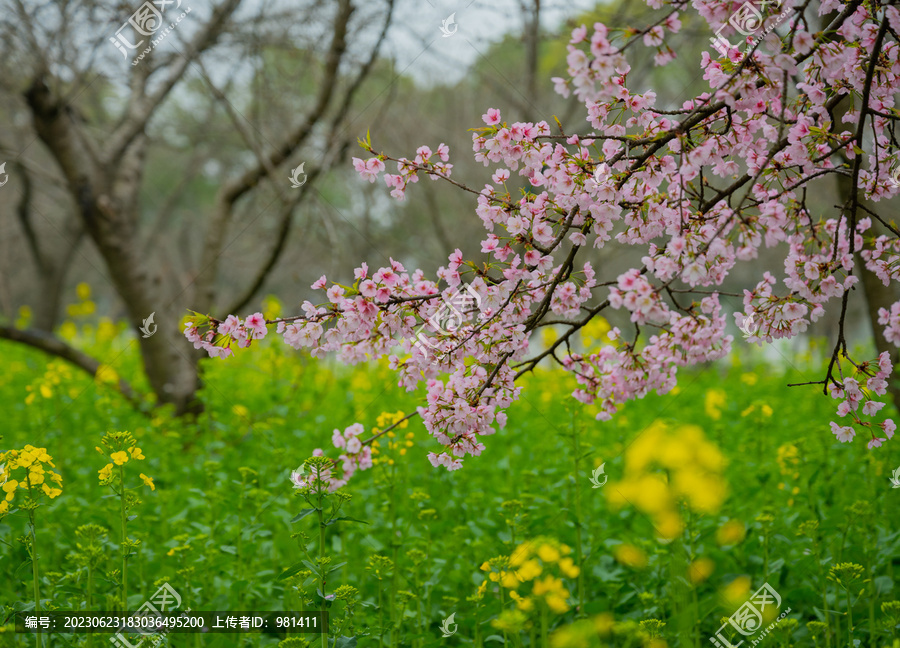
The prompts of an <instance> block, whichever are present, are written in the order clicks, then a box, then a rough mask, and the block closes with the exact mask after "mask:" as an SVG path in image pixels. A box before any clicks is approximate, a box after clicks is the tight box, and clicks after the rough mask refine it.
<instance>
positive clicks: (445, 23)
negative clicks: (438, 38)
mask: <svg viewBox="0 0 900 648" xmlns="http://www.w3.org/2000/svg"><path fill="white" fill-rule="evenodd" d="M451 27H453V29H450V28H451ZM457 29H459V25H457V24H456V12H454V13H452V14H450V15H449V16H447V17H446V18H445V19H444V20H442V21H441V33H442V34H443V35H444V38H449V37H450V36H453V34H455V33H456V30H457Z"/></svg>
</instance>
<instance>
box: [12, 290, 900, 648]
mask: <svg viewBox="0 0 900 648" xmlns="http://www.w3.org/2000/svg"><path fill="white" fill-rule="evenodd" d="M85 303H90V302H89V300H87V299H85V300H83V302H82V310H81V311H79V310H78V309H77V308H76V309H74V310H73V311H71V312H70V314H71V317H70V320H69V321H67V322H66V324H65V325H64V326H63V327H62V330H61V335H62V336H63V337H65V338H67V339H68V340H70V341H71V342H72V343H73V344H75V345H76V346H78V347H79V348H83V349H85V350H86V351H87V352H89V353H91V354H92V355H94V356H95V357H100V358H104V359H107V360H108V361H109V363H110V366H109V367H108V368H106V369H105V370H104V371H102V372H101V374H100V376H99V377H98V379H97V380H92V379H91V378H90V377H89V376H87V375H86V374H83V373H81V372H79V371H78V370H76V369H73V368H72V367H70V366H69V365H67V364H66V363H64V362H62V361H60V360H53V359H49V358H48V357H46V356H44V355H42V354H40V353H38V352H36V351H32V350H28V349H26V348H24V347H21V346H17V345H14V344H8V343H2V344H0V353H2V356H3V358H4V363H3V365H4V371H3V372H2V374H0V403H2V406H0V410H2V412H3V425H2V436H3V438H2V440H0V452H2V451H9V450H16V451H17V452H18V455H19V456H21V453H22V451H23V450H24V451H26V456H27V457H30V458H31V459H32V460H33V461H35V462H38V463H40V464H41V465H43V467H44V470H45V472H44V473H43V475H42V478H44V477H46V481H45V483H46V484H47V485H48V488H47V489H42V490H41V492H40V494H39V495H37V496H36V500H37V502H38V503H39V506H37V507H36V508H29V507H27V506H26V507H24V508H23V504H24V503H25V502H26V497H25V491H23V490H22V489H21V488H19V489H16V488H15V487H14V488H12V489H11V490H10V489H7V488H6V486H4V487H3V488H4V490H3V491H2V492H0V495H2V496H7V497H5V499H4V497H0V501H7V502H8V511H7V512H6V515H5V516H3V517H0V583H2V587H0V607H2V615H0V621H3V620H4V619H6V623H5V625H2V626H0V646H2V647H3V648H6V647H12V646H33V645H35V637H34V635H30V634H16V633H15V632H14V627H13V623H12V620H11V619H10V618H9V616H8V615H10V614H11V613H12V612H13V611H23V610H24V611H27V610H33V609H34V607H35V596H34V595H35V577H36V578H37V591H38V592H39V600H40V607H41V609H43V610H54V609H58V610H86V609H94V610H120V609H123V607H124V606H126V605H127V608H126V609H128V610H135V609H137V608H138V607H139V606H140V605H141V604H142V603H143V602H144V601H146V600H147V597H148V596H150V595H151V594H152V593H153V591H154V590H155V589H156V588H157V587H158V586H159V585H160V584H161V583H163V582H168V583H169V584H170V585H171V586H172V587H173V588H174V589H175V590H177V591H178V592H179V593H180V595H181V596H182V598H183V601H184V606H185V607H190V608H192V609H194V610H218V611H227V610H259V611H266V610H275V611H279V610H318V609H320V608H322V607H325V608H327V609H328V612H329V615H330V628H329V634H328V637H327V639H326V640H325V641H326V642H327V643H326V644H325V645H327V646H328V647H330V646H337V647H343V648H350V647H352V646H361V647H373V648H374V647H378V648H401V647H402V648H428V647H434V646H475V647H480V646H502V645H508V646H514V647H519V646H535V647H541V648H545V647H552V648H594V647H598V648H600V647H604V648H606V647H612V646H615V647H618V648H626V647H632V648H664V647H671V648H674V647H682V648H688V647H691V648H693V647H699V646H708V645H710V637H712V636H713V635H714V634H715V633H716V632H718V631H719V629H720V628H721V627H722V625H723V623H724V622H725V619H726V618H727V617H729V616H731V615H732V614H733V613H735V612H736V611H737V610H738V609H739V608H740V607H741V605H742V604H743V603H744V601H746V600H747V598H748V597H749V596H750V595H751V594H753V593H754V592H756V590H758V589H759V588H760V587H761V586H762V585H763V584H764V583H768V584H769V585H770V586H771V587H772V588H773V589H774V590H776V591H777V592H778V594H779V595H780V597H781V600H782V602H781V605H780V608H779V614H780V613H781V612H784V611H785V610H786V609H787V608H790V612H789V613H788V614H787V615H786V616H785V617H784V618H783V619H782V620H780V621H779V622H778V623H777V624H776V625H775V626H774V628H773V629H772V630H771V632H770V633H768V634H767V635H766V636H765V637H764V638H762V639H761V641H760V644H761V645H765V646H767V647H769V648H789V647H791V646H797V647H801V646H802V647H804V648H805V647H825V646H828V647H829V648H838V647H841V648H843V647H847V646H863V647H864V646H870V647H877V648H887V647H889V646H900V642H898V641H897V637H898V636H900V632H898V629H897V626H898V623H900V602H898V600H897V599H900V590H898V587H897V586H896V585H895V582H894V581H895V574H894V570H895V565H900V525H898V524H897V523H896V521H897V511H898V506H897V501H898V497H900V490H894V489H892V488H891V482H890V481H889V477H890V475H891V472H892V471H893V470H894V468H895V467H896V466H898V465H900V452H898V451H897V449H896V448H895V447H894V444H891V443H887V444H885V446H884V447H882V448H879V449H876V450H874V451H869V450H867V449H866V446H865V442H864V441H862V440H861V439H857V440H856V442H854V443H850V444H841V443H839V442H838V441H836V439H835V437H834V435H832V434H831V432H830V431H829V428H828V422H829V421H830V420H831V419H832V417H833V414H834V409H835V402H834V401H832V400H831V399H829V398H826V397H824V396H822V395H821V393H820V392H819V391H818V388H816V387H794V388H787V387H786V386H785V385H786V384H787V383H790V382H802V381H805V380H816V379H819V378H820V374H821V367H822V360H821V358H819V357H818V354H817V353H815V352H813V353H811V354H807V356H806V357H802V358H793V357H792V358H791V361H790V363H788V368H787V369H782V368H779V367H777V366H773V365H772V364H769V363H766V362H765V361H763V360H762V353H761V351H759V350H758V349H757V348H756V347H755V346H750V345H747V344H745V343H744V342H743V340H740V339H738V340H737V341H736V342H735V345H736V346H739V347H741V350H740V352H739V353H738V354H737V355H735V356H734V358H733V359H732V360H729V361H723V362H722V363H719V364H717V365H714V366H708V367H705V368H703V369H702V370H699V369H698V370H692V371H685V372H682V373H681V374H679V386H678V387H677V388H676V389H675V390H674V391H673V392H672V393H670V394H667V395H664V396H658V395H656V394H652V395H650V396H649V397H647V398H645V399H644V400H642V401H640V402H633V403H627V404H625V405H624V408H623V410H622V411H621V413H620V414H618V415H617V416H615V417H614V418H613V420H612V421H609V422H598V421H596V420H595V419H594V416H593V415H594V413H595V412H596V410H595V409H594V408H592V407H585V406H583V405H581V404H580V403H578V402H577V401H575V400H574V399H572V398H570V397H569V394H570V393H571V391H572V390H573V389H574V388H575V385H574V381H573V380H572V379H571V378H570V377H569V376H566V375H564V374H563V373H561V372H558V371H552V370H547V369H542V368H539V369H538V370H537V371H536V373H535V374H534V375H531V376H526V377H525V378H524V383H523V384H524V387H525V390H524V392H523V397H522V399H521V400H520V401H519V402H518V403H517V404H516V405H514V407H513V408H512V409H511V410H510V412H509V423H508V425H507V426H506V428H505V429H504V430H502V431H500V432H499V433H497V434H496V435H494V436H491V437H487V438H486V439H485V440H484V443H485V445H486V446H487V449H486V450H485V451H484V453H483V454H482V455H481V456H480V457H478V458H469V459H467V460H466V462H465V463H466V465H465V466H464V468H463V469H461V470H459V471H455V472H447V471H445V470H443V469H434V468H432V467H431V465H430V464H429V463H428V461H427V459H426V454H427V453H428V452H429V451H434V450H435V449H436V447H437V443H436V442H434V441H432V440H431V439H430V438H429V437H428V435H427V434H426V432H425V430H424V428H423V427H422V425H421V423H420V422H418V420H417V419H416V418H413V419H411V420H410V421H408V422H407V423H404V424H401V425H399V426H397V427H396V428H394V429H393V430H392V431H391V432H389V433H388V434H386V435H384V436H382V437H381V438H380V439H379V441H378V445H377V448H376V449H377V453H376V454H375V465H374V467H373V468H372V469H370V470H367V471H364V472H359V473H357V474H356V475H355V476H354V477H353V478H352V479H351V481H350V483H349V484H348V485H347V486H346V487H345V488H344V489H342V491H339V492H338V493H333V494H329V495H327V496H326V497H325V504H324V505H323V507H322V508H323V512H322V513H323V517H322V520H323V521H324V522H328V520H331V523H329V524H327V525H323V526H321V527H320V524H319V520H318V515H305V514H304V515H303V516H302V517H301V516H300V515H299V514H301V512H302V511H303V510H304V509H308V508H309V506H310V505H309V504H308V503H307V502H306V501H304V498H303V497H301V496H299V495H298V494H297V492H296V491H295V489H293V488H292V484H291V482H290V481H289V473H290V471H292V470H295V469H297V468H298V466H300V465H302V464H303V463H304V461H306V460H307V459H309V458H310V456H311V454H312V451H313V450H314V449H315V448H322V449H324V450H325V454H326V455H330V456H336V454H337V453H336V452H335V451H334V448H332V446H331V441H330V440H331V434H332V430H333V429H335V428H340V429H344V428H345V427H347V426H349V425H351V424H353V423H354V422H360V423H362V424H363V425H365V426H366V430H367V435H366V436H368V433H370V432H371V431H372V428H377V429H384V428H385V427H386V426H388V425H390V424H391V423H392V422H394V421H395V420H398V419H399V418H401V417H402V416H403V415H404V414H408V413H410V412H412V411H413V410H414V408H415V406H416V404H417V401H418V399H419V398H420V397H421V395H420V394H411V393H406V392H405V391H404V390H402V389H400V388H398V387H397V386H396V385H395V381H394V380H393V378H392V373H391V372H390V371H389V370H388V368H387V366H383V365H372V366H358V367H347V366H343V365H339V364H336V363H333V362H328V361H317V360H312V359H310V358H308V357H303V356H300V355H298V354H296V353H294V352H293V351H291V350H290V349H289V348H287V347H286V346H284V345H283V344H279V343H277V340H275V341H272V340H267V341H266V342H265V343H264V344H261V345H255V346H254V348H252V349H250V350H245V351H243V352H240V353H238V354H237V356H236V357H235V358H231V359H228V360H205V361H204V362H203V366H204V369H203V372H204V373H203V377H204V381H205V387H204V388H203V390H202V399H203V402H204V404H205V412H204V413H203V414H202V415H201V416H200V417H199V418H198V419H197V420H195V421H190V422H189V421H183V420H178V419H174V418H172V417H171V416H169V415H167V413H166V412H164V411H159V410H156V411H154V412H153V413H151V414H149V415H148V414H144V413H141V412H138V411H136V410H135V409H133V408H132V407H131V406H129V405H128V403H127V402H125V401H124V400H123V399H121V398H120V397H119V396H118V395H117V394H116V393H115V392H114V391H113V390H112V389H110V388H109V386H108V385H106V384H104V382H105V381H108V380H112V379H113V378H114V377H115V376H116V375H121V376H123V377H127V378H129V379H131V380H135V381H137V386H138V387H140V386H141V385H140V382H139V379H138V378H137V377H138V376H139V375H140V373H139V371H138V365H137V363H138V362H139V356H138V354H137V350H136V346H137V345H136V342H135V340H134V337H133V334H132V333H130V332H128V331H127V330H126V326H125V324H124V323H123V324H115V323H112V322H110V321H108V320H102V319H101V320H95V319H93V318H92V316H91V314H90V310H91V309H90V308H89V307H87V308H85V307H84V304H85ZM76 306H77V305H76ZM267 307H268V308H269V310H270V311H271V309H273V308H277V303H275V302H274V301H270V302H269V303H268V306H267ZM273 337H274V336H273ZM586 342H591V340H586ZM124 432H127V433H128V436H124V435H121V436H118V437H116V435H115V434H116V433H124ZM108 434H109V436H106V442H107V444H109V447H107V445H104V442H103V439H104V436H105V435H108ZM132 439H133V441H132ZM117 444H118V445H117ZM26 446H32V447H33V448H35V450H34V451H33V452H32V451H30V450H27V449H26ZM39 448H43V449H45V450H44V451H39V450H37V449H39ZM47 457H51V458H52V459H48V458H47ZM10 458H14V457H13V455H9V454H8V455H7V460H10ZM50 461H52V464H53V465H52V467H51V466H50V463H49V462H50ZM0 463H2V460H0ZM109 464H111V465H112V468H111V469H110V468H107V465H109ZM20 470H24V469H20ZM104 471H105V473H106V474H104ZM51 472H53V473H55V474H58V475H60V477H61V479H60V480H55V481H54V480H53V478H52V475H51ZM32 474H34V473H32ZM114 476H124V483H125V486H126V492H125V493H124V499H123V494H122V493H121V492H118V493H117V488H116V482H115V480H114V479H113V477H114ZM13 477H15V475H13ZM111 480H112V483H111V484H110V481H111ZM592 480H593V481H592ZM102 481H104V482H105V484H104V483H101V482H102ZM59 482H61V483H59ZM9 483H10V482H9V481H7V486H8V484H9ZM599 483H602V484H603V485H601V486H598V487H595V484H599ZM35 488H36V487H35ZM51 495H52V497H51ZM332 507H333V508H334V509H337V508H338V507H339V510H338V511H337V512H336V513H335V514H334V515H333V516H332V514H331V512H332V510H333V508H332ZM316 513H318V512H316ZM296 517H300V518H301V519H298V520H296V521H294V522H292V520H293V519H295V518H296ZM338 517H340V518H347V519H341V520H337V519H336V518H338ZM32 519H33V522H34V530H35V533H34V539H33V544H34V550H35V551H36V554H37V557H38V561H37V563H38V564H37V567H38V569H37V570H35V568H34V567H35V566H34V564H33V563H32V561H31V560H30V559H29V555H30V552H31V550H32V547H31V544H32V540H31V539H30V537H31V523H30V520H32ZM123 526H124V527H125V534H126V535H127V538H128V542H127V544H126V551H125V553H126V554H127V556H126V559H125V560H124V561H123V555H122V554H123V550H122V533H123ZM323 539H324V542H323ZM304 561H305V562H304ZM123 564H124V569H123ZM316 571H322V572H326V573H327V575H326V578H325V587H324V592H323V588H322V587H321V577H322V575H321V573H319V574H317V573H316ZM123 576H124V578H123ZM123 585H124V587H123ZM123 590H124V592H123ZM123 593H124V595H125V597H126V598H125V601H124V602H123ZM323 593H324V597H323ZM451 615H453V618H452V620H450V623H447V619H448V618H449V617H450V616H451ZM773 618H774V617H773ZM771 620H772V619H770V618H769V617H766V618H765V619H764V622H765V623H766V625H768V624H769V623H770V622H771ZM442 627H444V628H447V629H448V630H447V631H444V632H442ZM449 630H452V632H449ZM445 634H447V635H449V636H443V635H445ZM722 636H723V637H724V638H725V639H727V640H728V641H730V642H731V643H732V644H733V645H738V642H739V641H740V640H744V644H743V645H744V646H750V645H751V642H750V638H747V637H742V636H739V635H738V634H736V633H735V632H734V631H733V630H729V629H728V626H726V630H724V631H723V632H722ZM110 637H111V635H108V634H96V635H93V636H91V635H86V634H78V635H63V634H58V635H45V636H44V637H43V645H44V646H60V647H62V646H85V645H92V646H98V647H99V646H106V645H108V643H107V642H109V640H110ZM166 641H167V642H168V644H169V645H172V646H179V647H180V646H185V647H191V646H210V647H218V646H223V647H224V646H237V645H240V646H285V647H288V648H293V647H300V646H306V645H311V646H316V647H318V646H323V637H322V636H319V635H291V636H290V637H286V636H284V635H281V636H278V635H275V634H271V635H270V634H243V635H238V634H215V635H200V634H170V635H169V636H168V637H167V639H166ZM145 645H146V644H145Z"/></svg>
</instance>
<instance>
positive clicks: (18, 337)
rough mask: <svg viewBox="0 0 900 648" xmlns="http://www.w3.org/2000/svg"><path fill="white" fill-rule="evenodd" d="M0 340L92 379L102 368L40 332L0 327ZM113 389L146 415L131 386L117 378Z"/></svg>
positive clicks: (88, 357)
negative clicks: (27, 348)
mask: <svg viewBox="0 0 900 648" xmlns="http://www.w3.org/2000/svg"><path fill="white" fill-rule="evenodd" d="M0 339H4V340H10V341H12V342H18V343H20V344H25V345H27V346H30V347H32V348H35V349H38V350H40V351H43V352H44V353H46V354H48V355H52V356H55V357H57V358H61V359H63V360H66V361H67V362H69V363H71V364H73V365H74V366H76V367H78V368H79V369H81V370H82V371H84V372H86V373H88V374H90V376H91V377H92V378H96V376H97V371H98V370H99V369H100V367H101V366H102V365H101V363H100V362H99V361H98V360H96V359H94V358H92V357H91V356H89V355H88V354H86V353H84V352H83V351H79V350H78V349H76V348H74V347H71V346H69V345H68V344H66V343H65V342H63V341H62V340H60V339H59V338H57V337H55V336H53V335H50V334H49V333H43V332H41V331H23V330H22V329H17V328H12V327H9V326H0ZM111 386H112V387H113V389H115V390H116V391H118V392H119V394H121V396H122V397H123V398H124V399H125V400H127V401H128V402H129V403H130V404H131V406H132V407H134V408H135V409H136V410H137V411H139V412H141V413H146V412H145V411H144V410H143V409H142V408H141V399H140V397H139V395H138V394H136V393H135V391H134V390H133V389H132V388H131V385H130V384H129V383H128V382H127V381H126V380H124V379H122V378H119V382H118V384H117V385H115V386H113V385H111Z"/></svg>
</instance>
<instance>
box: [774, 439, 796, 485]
mask: <svg viewBox="0 0 900 648" xmlns="http://www.w3.org/2000/svg"><path fill="white" fill-rule="evenodd" d="M776 459H777V461H778V466H779V467H780V468H781V474H782V475H792V477H793V478H794V479H797V478H798V477H800V473H798V472H797V470H796V467H797V465H798V464H799V463H800V450H799V449H798V448H797V446H795V445H794V444H793V443H785V444H784V445H783V446H780V447H779V448H778V456H777V457H776Z"/></svg>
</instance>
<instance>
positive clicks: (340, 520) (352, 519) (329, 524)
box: [325, 516, 368, 526]
mask: <svg viewBox="0 0 900 648" xmlns="http://www.w3.org/2000/svg"><path fill="white" fill-rule="evenodd" d="M336 522H359V523H360V524H368V522H366V521H365V520H358V519H357V518H352V517H346V516H341V517H337V518H334V519H333V520H331V521H329V522H326V523H325V526H331V525H332V524H334V523H336Z"/></svg>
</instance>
